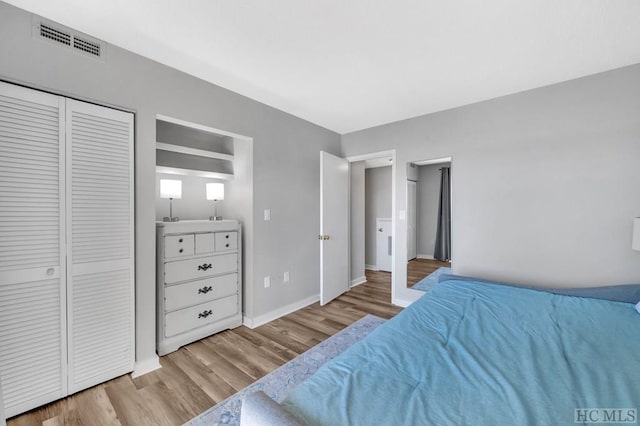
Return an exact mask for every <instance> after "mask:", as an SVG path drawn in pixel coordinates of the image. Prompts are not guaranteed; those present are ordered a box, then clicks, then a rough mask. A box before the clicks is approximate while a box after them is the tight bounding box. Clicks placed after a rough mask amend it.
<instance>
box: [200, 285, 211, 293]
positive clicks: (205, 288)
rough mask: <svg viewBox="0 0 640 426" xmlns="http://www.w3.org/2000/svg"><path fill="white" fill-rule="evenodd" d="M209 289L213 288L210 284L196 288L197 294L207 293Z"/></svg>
mask: <svg viewBox="0 0 640 426" xmlns="http://www.w3.org/2000/svg"><path fill="white" fill-rule="evenodd" d="M211 290H213V289H212V288H211V286H207V287H202V288H199V289H198V294H201V293H202V294H207V293H209V292H210V291H211Z"/></svg>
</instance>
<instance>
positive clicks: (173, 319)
mask: <svg viewBox="0 0 640 426" xmlns="http://www.w3.org/2000/svg"><path fill="white" fill-rule="evenodd" d="M237 313H238V295H235V294H234V295H233V296H229V297H225V298H224V299H219V300H214V301H212V302H206V303H202V304H200V305H197V306H192V307H190V308H186V309H181V310H179V311H175V312H171V313H168V314H166V318H165V336H166V337H170V336H175V335H176V334H179V333H184V332H186V331H189V330H193V329H194V328H198V327H202V326H204V325H207V324H210V323H212V322H215V321H219V320H221V319H224V318H227V317H230V316H232V315H235V314H237Z"/></svg>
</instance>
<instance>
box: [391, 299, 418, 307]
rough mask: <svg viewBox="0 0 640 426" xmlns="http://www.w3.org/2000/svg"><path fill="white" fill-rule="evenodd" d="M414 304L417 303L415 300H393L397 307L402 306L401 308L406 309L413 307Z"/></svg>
mask: <svg viewBox="0 0 640 426" xmlns="http://www.w3.org/2000/svg"><path fill="white" fill-rule="evenodd" d="M413 302H415V300H406V299H393V301H392V302H391V303H392V304H394V305H396V306H400V307H401V308H406V307H407V306H409V305H411V304H412V303H413Z"/></svg>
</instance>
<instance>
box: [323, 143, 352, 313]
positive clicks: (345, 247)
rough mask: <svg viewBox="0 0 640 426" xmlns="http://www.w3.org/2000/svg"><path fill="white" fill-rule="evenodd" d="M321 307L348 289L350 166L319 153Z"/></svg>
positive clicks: (345, 162)
mask: <svg viewBox="0 0 640 426" xmlns="http://www.w3.org/2000/svg"><path fill="white" fill-rule="evenodd" d="M319 238H320V304H321V305H325V304H327V303H329V302H330V301H331V300H333V299H335V298H336V297H338V296H340V295H341V294H342V293H344V292H345V291H347V290H349V163H348V161H347V160H346V159H344V158H340V157H336V156H335V155H332V154H329V153H327V152H323V151H321V152H320V235H319Z"/></svg>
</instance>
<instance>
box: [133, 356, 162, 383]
mask: <svg viewBox="0 0 640 426" xmlns="http://www.w3.org/2000/svg"><path fill="white" fill-rule="evenodd" d="M159 368H162V366H161V365H160V357H158V355H156V356H155V357H153V358H149V359H145V360H143V361H138V362H136V364H135V365H134V366H133V372H132V373H131V378H133V379H135V378H136V377H140V376H142V375H145V374H147V373H151V372H152V371H154V370H157V369H159Z"/></svg>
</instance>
